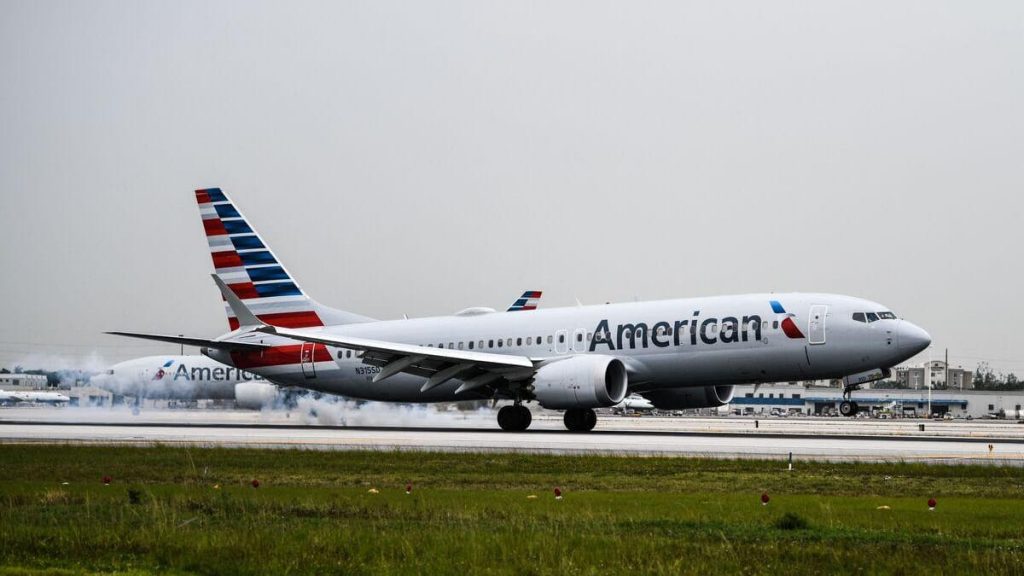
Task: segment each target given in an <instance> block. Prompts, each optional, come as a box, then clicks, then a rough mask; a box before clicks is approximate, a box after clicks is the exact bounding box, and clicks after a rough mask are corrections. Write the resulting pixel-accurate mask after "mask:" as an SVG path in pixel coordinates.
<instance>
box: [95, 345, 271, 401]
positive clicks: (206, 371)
mask: <svg viewBox="0 0 1024 576" xmlns="http://www.w3.org/2000/svg"><path fill="white" fill-rule="evenodd" d="M262 381H263V377H262V376H260V375H258V374H252V373H249V372H246V371H244V370H239V369H238V368H234V367H232V366H225V365H224V364H222V363H220V362H217V361H216V360H213V359H211V358H208V357H206V356H201V355H185V356H148V357H145V358H136V359H134V360H127V361H125V362H121V363H119V364H115V365H114V366H111V367H110V368H109V369H108V370H107V371H106V372H104V373H103V374H98V375H96V376H93V377H92V378H91V379H90V383H91V384H92V385H94V386H97V387H98V388H101V389H103V390H107V391H108V392H112V393H114V394H119V395H123V396H133V397H136V398H150V399H164V400H233V399H235V393H236V392H235V391H236V386H237V385H238V384H242V383H247V382H262Z"/></svg>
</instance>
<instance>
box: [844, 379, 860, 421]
mask: <svg viewBox="0 0 1024 576" xmlns="http://www.w3.org/2000/svg"><path fill="white" fill-rule="evenodd" d="M858 388H860V385H859V384H850V385H847V386H844V387H843V401H842V402H840V403H839V413H840V414H842V415H843V416H856V415H857V412H859V411H860V406H858V405H857V403H856V402H854V401H853V400H852V398H851V397H852V395H853V391H854V390H856V389H858Z"/></svg>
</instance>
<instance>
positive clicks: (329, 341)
mask: <svg viewBox="0 0 1024 576" xmlns="http://www.w3.org/2000/svg"><path fill="white" fill-rule="evenodd" d="M195 196H196V201H197V203H198V204H199V212H200V215H201V218H202V222H203V228H204V230H205V233H206V237H207V241H208V244H209V247H210V252H211V256H212V259H213V264H214V270H215V273H214V274H213V275H212V276H213V280H214V282H215V283H216V284H217V286H218V288H219V289H220V291H221V295H222V297H223V298H224V300H225V302H226V303H225V310H226V312H227V315H228V324H229V328H230V331H229V332H227V333H225V334H223V335H221V336H219V337H217V338H200V337H180V336H173V335H164V334H150V333H140V332H122V331H118V332H110V334H118V335H122V336H129V337H134V338H143V339H148V340H157V341H162V342H172V343H178V344H187V345H190V346H200V347H202V352H203V354H205V355H207V356H209V357H211V358H213V359H215V360H217V361H219V362H223V363H225V364H228V365H231V366H235V367H237V368H239V369H242V370H248V371H251V372H253V373H255V374H260V375H261V376H263V377H265V378H266V379H268V380H269V381H271V382H274V383H277V384H279V385H287V386H300V387H305V388H310V389H313V390H319V391H322V392H327V393H333V394H340V395H344V396H347V397H350V398H359V399H365V400H379V401H390V402H452V401H460V400H484V399H489V400H511V401H512V404H510V405H506V406H503V407H502V408H501V409H500V410H499V412H498V415H497V416H498V418H497V419H498V425H499V426H500V427H501V428H502V429H503V430H506V431H523V430H526V429H527V428H528V427H529V425H530V423H531V420H532V415H531V412H530V410H529V408H528V407H527V406H526V404H527V403H529V402H536V403H537V404H539V405H540V406H542V407H544V408H548V409H552V410H563V411H564V418H563V421H564V423H565V427H566V428H567V429H569V430H570V431H589V430H592V429H593V428H594V426H595V425H596V423H597V416H596V413H595V412H594V408H601V407H611V406H614V405H616V404H618V403H619V402H621V401H622V400H623V399H624V398H625V397H626V396H627V395H628V394H629V393H637V394H640V395H641V396H643V397H644V398H646V399H648V400H649V401H651V403H652V404H653V405H654V406H655V407H656V408H658V409H666V410H675V409H687V408H705V407H717V406H721V405H723V404H727V403H728V402H729V401H730V400H731V399H732V394H733V387H734V386H735V385H737V384H757V383H767V382H787V381H792V380H819V379H831V378H842V379H843V382H844V401H843V403H842V404H841V412H842V413H843V414H844V415H846V416H852V415H854V414H856V413H857V410H858V406H857V404H856V402H854V401H853V399H852V393H853V392H854V391H855V390H857V389H858V388H859V387H860V386H861V385H862V384H864V383H867V382H872V381H875V380H880V379H883V378H885V377H887V375H888V374H890V369H891V367H892V366H895V365H897V364H900V363H901V362H903V361H905V360H907V359H909V358H911V357H913V356H915V355H916V354H918V353H919V352H921V351H922V350H924V349H925V348H927V347H928V345H929V344H930V343H931V337H930V336H929V335H928V333H927V332H925V331H924V330H923V329H922V328H920V327H918V326H916V325H914V324H913V323H911V322H910V321H908V320H905V319H900V318H898V317H897V316H896V314H894V313H893V312H891V311H890V309H889V307H887V306H883V305H881V304H878V303H875V302H872V301H869V300H865V299H862V298H855V297H850V296H842V295H836V294H816V293H786V294H775V293H767V294H745V295H735V296H711V297H701V298H683V299H675V300H661V301H647V302H626V303H617V304H604V305H591V306H573V307H564V308H546V309H542V310H532V311H530V312H521V313H515V314H507V313H506V314H493V313H480V314H471V315H464V316H445V317H433V318H413V319H402V320H375V319H373V318H369V317H366V316H362V315H359V314H356V313H353V312H349V311H344V310H338V309H334V308H329V307H327V306H324V305H323V304H320V303H319V302H317V301H316V300H314V299H312V298H310V297H309V296H308V295H307V294H306V292H305V291H303V290H302V288H300V287H299V285H298V283H297V282H296V281H295V279H294V277H293V276H292V275H291V274H290V273H289V272H288V271H287V270H286V269H285V268H284V266H283V265H282V264H281V261H280V260H279V259H278V258H277V257H276V256H275V255H274V253H273V252H272V251H271V250H270V248H269V246H268V245H267V244H266V243H265V242H264V241H263V239H262V238H261V237H260V235H259V234H258V233H256V231H255V230H254V229H253V228H252V227H251V226H250V225H249V222H248V220H247V219H246V218H245V217H244V216H243V215H242V214H241V212H239V211H238V209H237V207H236V206H235V204H234V203H233V202H232V201H231V200H230V199H229V198H228V196H227V195H226V194H224V192H223V191H222V190H221V189H219V188H207V189H201V190H197V191H196V193H195Z"/></svg>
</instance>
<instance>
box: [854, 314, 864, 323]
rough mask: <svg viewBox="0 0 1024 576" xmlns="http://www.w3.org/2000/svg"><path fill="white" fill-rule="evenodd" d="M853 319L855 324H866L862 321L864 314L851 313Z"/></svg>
mask: <svg viewBox="0 0 1024 576" xmlns="http://www.w3.org/2000/svg"><path fill="white" fill-rule="evenodd" d="M853 319H854V320H855V321H857V322H866V320H864V313H863V312H854V313H853Z"/></svg>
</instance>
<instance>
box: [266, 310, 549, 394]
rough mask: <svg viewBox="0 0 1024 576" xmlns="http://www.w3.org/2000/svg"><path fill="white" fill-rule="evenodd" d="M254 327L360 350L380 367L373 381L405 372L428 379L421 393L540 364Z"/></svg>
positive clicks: (511, 376) (528, 373)
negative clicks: (458, 382)
mask: <svg viewBox="0 0 1024 576" xmlns="http://www.w3.org/2000/svg"><path fill="white" fill-rule="evenodd" d="M256 330H257V331H259V332H264V333H267V334H276V335H278V336H284V337H285V338H290V339H292V340H299V341H302V342H313V343H316V344H323V345H325V346H334V347H338V348H350V349H353V350H360V351H362V352H363V356H362V359H363V362H364V363H366V364H371V365H374V366H380V368H381V371H380V372H379V373H377V375H376V376H374V378H373V381H374V382H382V381H384V380H386V379H388V378H390V377H392V376H394V375H395V374H398V373H399V372H406V373H409V374H414V375H417V376H423V377H426V378H427V382H426V383H425V384H424V385H423V387H422V388H421V391H423V392H426V391H427V390H430V389H431V388H434V387H436V386H440V385H441V384H444V383H445V382H447V381H449V380H451V379H453V378H458V379H460V380H462V382H463V383H462V385H461V386H459V388H458V389H457V390H456V391H455V393H456V394H460V393H462V392H466V391H469V390H473V389H476V388H481V387H483V386H487V385H492V386H497V387H500V386H502V385H506V384H507V383H509V382H514V381H518V380H526V379H529V378H531V377H532V376H533V373H534V372H535V371H536V369H537V367H538V366H539V364H540V362H539V361H534V360H531V359H530V358H527V357H526V356H512V355H505V354H491V353H489V352H475V351H472V350H452V349H448V348H433V347H428V346H417V345H415V344H400V343H396V342H385V341H383V340H372V339H368V338H356V337H352V336H339V335H335V334H325V333H323V332H320V331H312V330H296V329H292V328H280V327H277V326H261V327H260V328H257V329H256Z"/></svg>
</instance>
